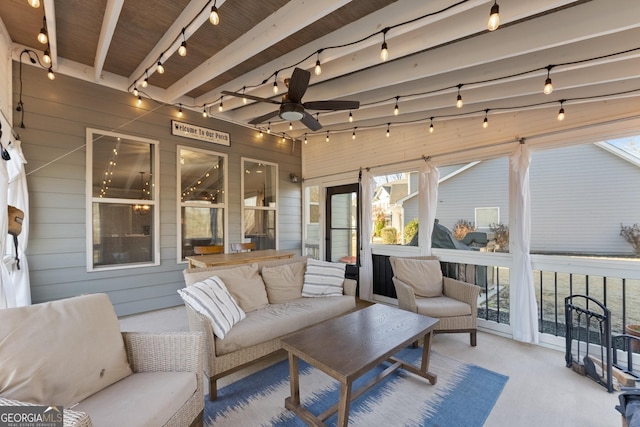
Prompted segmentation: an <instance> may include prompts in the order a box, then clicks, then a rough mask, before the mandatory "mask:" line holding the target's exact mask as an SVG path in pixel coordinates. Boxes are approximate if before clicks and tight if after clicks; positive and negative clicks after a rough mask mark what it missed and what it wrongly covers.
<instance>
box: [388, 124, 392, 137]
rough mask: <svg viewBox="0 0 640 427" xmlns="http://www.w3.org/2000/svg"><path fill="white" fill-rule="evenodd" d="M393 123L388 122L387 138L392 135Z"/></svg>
mask: <svg viewBox="0 0 640 427" xmlns="http://www.w3.org/2000/svg"><path fill="white" fill-rule="evenodd" d="M390 127H391V123H387V138H389V136H391V129H390Z"/></svg>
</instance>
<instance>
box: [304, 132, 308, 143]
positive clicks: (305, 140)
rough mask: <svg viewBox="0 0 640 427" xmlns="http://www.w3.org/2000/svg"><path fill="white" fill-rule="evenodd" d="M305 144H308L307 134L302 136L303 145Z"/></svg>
mask: <svg viewBox="0 0 640 427" xmlns="http://www.w3.org/2000/svg"><path fill="white" fill-rule="evenodd" d="M307 142H308V141H307V134H306V133H305V134H304V143H305V144H306V143H307Z"/></svg>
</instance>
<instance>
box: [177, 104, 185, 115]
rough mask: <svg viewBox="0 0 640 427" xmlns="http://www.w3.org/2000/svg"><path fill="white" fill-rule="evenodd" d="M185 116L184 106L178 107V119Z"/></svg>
mask: <svg viewBox="0 0 640 427" xmlns="http://www.w3.org/2000/svg"><path fill="white" fill-rule="evenodd" d="M183 115H184V114H183V113H182V104H180V106H179V107H178V117H182V116H183Z"/></svg>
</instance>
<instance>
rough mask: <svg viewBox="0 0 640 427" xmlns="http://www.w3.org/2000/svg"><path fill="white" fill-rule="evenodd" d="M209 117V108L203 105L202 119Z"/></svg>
mask: <svg viewBox="0 0 640 427" xmlns="http://www.w3.org/2000/svg"><path fill="white" fill-rule="evenodd" d="M207 116H208V114H207V106H206V105H203V106H202V117H205V118H206V117H207Z"/></svg>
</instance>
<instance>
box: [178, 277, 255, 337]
mask: <svg viewBox="0 0 640 427" xmlns="http://www.w3.org/2000/svg"><path fill="white" fill-rule="evenodd" d="M178 293H179V294H180V297H182V299H183V300H184V302H185V304H187V305H189V307H191V308H192V309H193V310H195V311H197V312H198V313H200V314H202V315H204V316H206V317H207V318H208V319H209V321H210V322H211V326H212V327H213V333H214V334H216V336H218V337H220V338H224V336H225V334H226V333H227V332H229V331H230V330H231V327H232V326H233V325H235V324H236V323H238V322H239V321H241V320H242V319H244V318H245V312H244V311H243V310H242V309H241V308H240V307H239V306H238V304H237V303H236V301H235V299H233V296H231V294H230V293H229V291H228V290H227V287H226V286H225V284H224V283H223V282H222V280H221V279H220V278H219V277H218V276H213V277H209V278H208V279H204V280H203V281H202V282H198V283H195V284H193V285H191V286H187V287H186V288H184V289H178Z"/></svg>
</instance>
